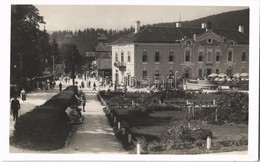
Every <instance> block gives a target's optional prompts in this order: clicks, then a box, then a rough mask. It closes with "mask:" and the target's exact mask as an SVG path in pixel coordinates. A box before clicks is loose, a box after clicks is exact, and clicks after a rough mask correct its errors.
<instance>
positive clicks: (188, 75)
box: [184, 68, 192, 79]
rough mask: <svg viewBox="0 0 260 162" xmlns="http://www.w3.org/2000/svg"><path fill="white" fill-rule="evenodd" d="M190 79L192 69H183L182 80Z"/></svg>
mask: <svg viewBox="0 0 260 162" xmlns="http://www.w3.org/2000/svg"><path fill="white" fill-rule="evenodd" d="M191 77H192V69H191V68H185V69H184V78H186V79H189V78H191Z"/></svg>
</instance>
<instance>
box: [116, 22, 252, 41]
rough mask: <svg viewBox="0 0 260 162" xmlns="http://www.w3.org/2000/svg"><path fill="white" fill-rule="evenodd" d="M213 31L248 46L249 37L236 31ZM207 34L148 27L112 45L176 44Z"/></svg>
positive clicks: (181, 29)
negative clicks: (184, 39) (195, 35)
mask: <svg viewBox="0 0 260 162" xmlns="http://www.w3.org/2000/svg"><path fill="white" fill-rule="evenodd" d="M212 31H213V32H214V33H216V34H218V35H220V36H223V37H224V38H225V39H228V40H235V41H236V42H237V43H238V44H248V43H249V36H248V35H247V34H244V33H240V32H239V31H237V30H234V29H212ZM205 32H206V29H202V28H184V27H179V28H176V27H160V26H147V27H145V28H143V29H141V30H140V31H139V32H137V33H130V34H128V35H126V36H124V37H122V38H120V39H118V40H116V41H114V42H113V43H112V45H113V44H128V43H175V42H179V41H180V40H181V39H182V38H184V37H186V38H193V36H194V34H198V35H201V34H203V33H205Z"/></svg>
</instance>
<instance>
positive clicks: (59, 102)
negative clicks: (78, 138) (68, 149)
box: [12, 87, 77, 150]
mask: <svg viewBox="0 0 260 162" xmlns="http://www.w3.org/2000/svg"><path fill="white" fill-rule="evenodd" d="M76 91H77V88H76V87H69V88H67V89H66V90H64V91H62V92H60V93H59V94H57V95H55V96H54V97H52V98H51V99H50V100H48V101H47V102H45V103H44V104H43V105H42V106H38V107H36V108H34V109H33V110H32V111H30V112H28V113H26V114H24V115H22V116H21V117H19V118H18V119H17V121H16V123H15V126H14V128H15V130H14V134H13V137H12V142H13V143H14V144H17V145H19V146H21V147H25V148H30V149H37V150H53V149H58V148H61V147H63V146H64V144H65V141H66V139H67V136H68V134H69V132H70V131H71V128H72V127H71V125H70V124H69V118H68V115H67V113H66V112H65V110H66V109H67V108H68V107H69V106H71V104H74V98H75V97H74V95H75V94H76Z"/></svg>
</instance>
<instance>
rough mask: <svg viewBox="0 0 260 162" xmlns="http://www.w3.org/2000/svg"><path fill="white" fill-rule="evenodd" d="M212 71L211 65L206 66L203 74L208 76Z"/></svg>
mask: <svg viewBox="0 0 260 162" xmlns="http://www.w3.org/2000/svg"><path fill="white" fill-rule="evenodd" d="M212 73H213V69H212V68H211V67H208V68H207V69H205V72H204V74H205V75H204V76H206V77H208V76H209V75H210V74H212Z"/></svg>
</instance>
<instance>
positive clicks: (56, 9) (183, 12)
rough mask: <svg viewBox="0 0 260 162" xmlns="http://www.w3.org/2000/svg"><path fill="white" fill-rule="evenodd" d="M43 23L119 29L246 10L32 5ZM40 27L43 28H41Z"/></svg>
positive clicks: (57, 26) (70, 27)
mask: <svg viewBox="0 0 260 162" xmlns="http://www.w3.org/2000/svg"><path fill="white" fill-rule="evenodd" d="M35 6H36V7H37V8H38V10H39V13H40V15H41V16H43V17H44V21H45V22H46V25H45V27H46V30H47V31H54V30H79V29H80V30H82V29H86V28H104V29H123V28H129V27H130V26H134V23H135V21H140V22H141V25H146V24H154V23H162V22H176V21H179V20H181V21H185V20H193V19H197V18H202V17H205V16H209V15H212V14H218V13H222V12H228V11H234V10H242V9H246V8H247V7H223V6H222V7H217V6H214V7H212V6H211V7H206V6H195V7H194V6H169V5H165V6H158V5H156V6H155V5H153V6H151V5H145V6H144V5H143V6H142V5H121V6H120V5H35ZM42 28H43V27H42Z"/></svg>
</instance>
